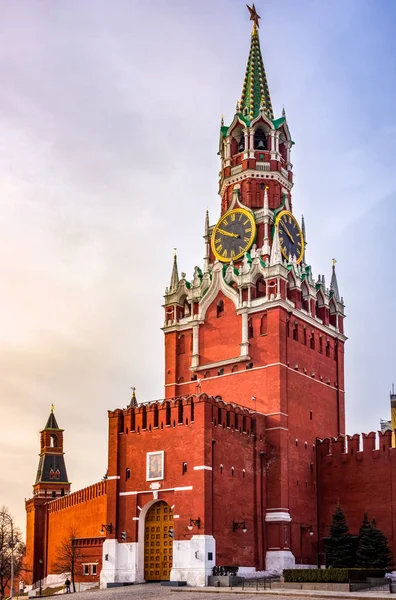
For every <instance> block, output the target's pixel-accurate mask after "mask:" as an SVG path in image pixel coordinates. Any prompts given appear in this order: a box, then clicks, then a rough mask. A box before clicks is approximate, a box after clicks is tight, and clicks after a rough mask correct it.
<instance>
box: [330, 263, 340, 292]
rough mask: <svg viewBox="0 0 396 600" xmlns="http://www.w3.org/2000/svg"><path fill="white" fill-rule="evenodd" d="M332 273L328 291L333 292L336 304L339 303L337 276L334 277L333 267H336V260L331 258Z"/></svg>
mask: <svg viewBox="0 0 396 600" xmlns="http://www.w3.org/2000/svg"><path fill="white" fill-rule="evenodd" d="M332 260H333V272H332V274H331V282H330V289H331V290H332V291H333V293H334V297H335V299H336V300H337V302H339V301H340V293H339V291H338V281H337V275H336V271H335V265H336V262H337V261H336V259H335V258H333V259H332Z"/></svg>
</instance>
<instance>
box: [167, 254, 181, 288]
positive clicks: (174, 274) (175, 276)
mask: <svg viewBox="0 0 396 600" xmlns="http://www.w3.org/2000/svg"><path fill="white" fill-rule="evenodd" d="M178 283H179V270H178V268H177V253H176V248H175V254H174V256H173V267H172V276H171V280H170V286H169V289H170V290H171V291H174V290H175V289H176V288H177V284H178Z"/></svg>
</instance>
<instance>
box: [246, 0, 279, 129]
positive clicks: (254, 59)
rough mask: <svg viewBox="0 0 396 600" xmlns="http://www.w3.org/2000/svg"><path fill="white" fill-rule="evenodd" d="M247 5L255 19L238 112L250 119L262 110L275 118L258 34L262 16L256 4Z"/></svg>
mask: <svg viewBox="0 0 396 600" xmlns="http://www.w3.org/2000/svg"><path fill="white" fill-rule="evenodd" d="M246 6H247V7H248V9H249V13H250V20H251V21H253V31H252V39H251V42H250V52H249V58H248V64H247V67H246V73H245V79H244V82H243V88H242V95H241V100H240V103H239V110H238V109H237V112H241V113H242V114H243V115H244V116H245V117H247V119H249V120H250V121H252V120H253V119H255V118H256V117H257V116H258V115H259V114H260V111H261V112H264V114H266V115H267V117H269V118H270V119H273V118H274V113H273V110H272V103H271V98H270V92H269V87H268V83H267V76H266V74H265V69H264V63H263V58H262V56H261V50H260V40H259V36H258V26H259V24H258V21H259V19H260V16H259V15H258V14H257V11H256V8H255V6H254V4H253V5H252V7H250V6H248V5H246Z"/></svg>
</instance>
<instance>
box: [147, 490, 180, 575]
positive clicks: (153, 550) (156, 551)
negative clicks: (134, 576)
mask: <svg viewBox="0 0 396 600" xmlns="http://www.w3.org/2000/svg"><path fill="white" fill-rule="evenodd" d="M171 531H172V532H173V511H172V509H171V507H170V506H169V505H168V504H167V503H166V502H164V501H163V500H160V501H159V502H156V503H155V504H153V505H152V506H151V507H150V508H149V510H148V512H147V515H146V522H145V528H144V578H145V579H146V581H169V578H170V572H171V568H172V556H173V534H172V538H171V537H170V532H171Z"/></svg>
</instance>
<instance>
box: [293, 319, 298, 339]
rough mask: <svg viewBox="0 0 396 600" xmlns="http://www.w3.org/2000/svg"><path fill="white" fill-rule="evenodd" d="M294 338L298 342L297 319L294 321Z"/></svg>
mask: <svg viewBox="0 0 396 600" xmlns="http://www.w3.org/2000/svg"><path fill="white" fill-rule="evenodd" d="M293 340H296V342H298V323H297V321H294V326H293Z"/></svg>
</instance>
